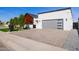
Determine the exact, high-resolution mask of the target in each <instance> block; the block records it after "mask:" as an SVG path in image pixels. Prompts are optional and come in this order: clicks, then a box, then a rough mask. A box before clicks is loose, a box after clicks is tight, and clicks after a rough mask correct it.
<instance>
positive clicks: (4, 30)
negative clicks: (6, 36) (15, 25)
mask: <svg viewBox="0 0 79 59" xmlns="http://www.w3.org/2000/svg"><path fill="white" fill-rule="evenodd" d="M0 31H2V32H8V31H9V29H8V28H4V29H0Z"/></svg>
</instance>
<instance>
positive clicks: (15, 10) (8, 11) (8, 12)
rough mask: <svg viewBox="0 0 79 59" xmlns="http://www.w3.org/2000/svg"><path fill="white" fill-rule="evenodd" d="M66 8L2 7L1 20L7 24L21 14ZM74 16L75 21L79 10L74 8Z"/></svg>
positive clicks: (0, 8)
mask: <svg viewBox="0 0 79 59" xmlns="http://www.w3.org/2000/svg"><path fill="white" fill-rule="evenodd" d="M61 8H65V7H0V20H1V21H3V22H5V21H8V20H10V19H11V18H14V17H16V16H19V15H20V14H25V13H32V14H37V13H40V12H45V11H51V10H57V9H61ZM72 14H73V19H74V21H77V19H78V17H79V8H78V7H72Z"/></svg>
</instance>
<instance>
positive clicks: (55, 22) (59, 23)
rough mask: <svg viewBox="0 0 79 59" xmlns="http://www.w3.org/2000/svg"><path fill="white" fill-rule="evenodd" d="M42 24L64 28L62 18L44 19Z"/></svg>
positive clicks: (47, 26) (45, 26) (44, 26)
mask: <svg viewBox="0 0 79 59" xmlns="http://www.w3.org/2000/svg"><path fill="white" fill-rule="evenodd" d="M42 26H43V28H52V29H63V20H62V19H55V20H54V19H51V20H43V21H42Z"/></svg>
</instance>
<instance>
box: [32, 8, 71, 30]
mask: <svg viewBox="0 0 79 59" xmlns="http://www.w3.org/2000/svg"><path fill="white" fill-rule="evenodd" d="M37 16H38V17H37V18H33V19H32V20H31V22H33V28H36V29H62V30H72V29H73V19H72V11H71V8H64V9H59V10H54V11H47V12H42V13H38V14H37ZM31 24H32V23H31Z"/></svg>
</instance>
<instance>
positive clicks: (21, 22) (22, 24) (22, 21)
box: [18, 15, 24, 27]
mask: <svg viewBox="0 0 79 59" xmlns="http://www.w3.org/2000/svg"><path fill="white" fill-rule="evenodd" d="M18 22H19V25H20V27H23V26H24V15H20V16H19V19H18Z"/></svg>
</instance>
